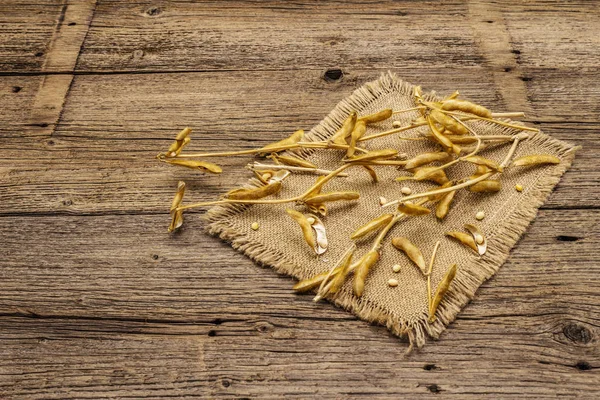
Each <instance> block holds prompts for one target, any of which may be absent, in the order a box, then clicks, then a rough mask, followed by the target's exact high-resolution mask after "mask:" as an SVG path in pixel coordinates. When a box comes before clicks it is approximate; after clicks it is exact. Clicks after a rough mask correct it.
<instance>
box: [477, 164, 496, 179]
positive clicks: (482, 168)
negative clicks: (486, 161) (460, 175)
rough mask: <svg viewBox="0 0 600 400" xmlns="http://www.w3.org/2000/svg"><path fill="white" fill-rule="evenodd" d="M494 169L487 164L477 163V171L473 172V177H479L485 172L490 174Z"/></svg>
mask: <svg viewBox="0 0 600 400" xmlns="http://www.w3.org/2000/svg"><path fill="white" fill-rule="evenodd" d="M492 171H493V170H492V169H491V168H489V167H487V166H485V165H477V168H476V169H475V173H474V174H473V177H475V178H477V177H479V176H481V175H483V174H488V173H490V172H492Z"/></svg>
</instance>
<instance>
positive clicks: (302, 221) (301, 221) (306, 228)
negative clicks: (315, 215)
mask: <svg viewBox="0 0 600 400" xmlns="http://www.w3.org/2000/svg"><path fill="white" fill-rule="evenodd" d="M285 212H287V213H288V215H289V216H290V217H292V218H293V219H294V221H296V222H297V223H298V225H300V228H301V229H302V235H303V236H304V240H305V241H306V243H307V244H308V245H309V246H310V248H311V249H312V250H313V251H314V252H316V247H315V241H316V238H315V233H314V231H313V229H312V226H311V224H310V222H308V218H306V217H305V216H304V214H302V213H301V212H299V211H296V210H293V209H291V208H288V209H286V210H285Z"/></svg>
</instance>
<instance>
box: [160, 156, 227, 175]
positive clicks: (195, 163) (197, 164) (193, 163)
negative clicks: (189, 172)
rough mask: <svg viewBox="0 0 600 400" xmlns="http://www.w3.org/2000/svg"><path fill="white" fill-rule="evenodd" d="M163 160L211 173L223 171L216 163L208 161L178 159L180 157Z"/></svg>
mask: <svg viewBox="0 0 600 400" xmlns="http://www.w3.org/2000/svg"><path fill="white" fill-rule="evenodd" d="M165 162H167V163H169V164H172V165H179V166H181V167H186V168H191V169H197V170H200V171H204V172H210V173H211V174H220V173H221V172H223V169H222V168H221V167H219V166H218V165H217V164H213V163H211V162H208V161H199V160H187V159H186V160H183V159H182V160H180V159H166V160H165Z"/></svg>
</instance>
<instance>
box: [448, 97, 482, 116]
mask: <svg viewBox="0 0 600 400" xmlns="http://www.w3.org/2000/svg"><path fill="white" fill-rule="evenodd" d="M442 110H446V111H462V112H466V113H471V114H475V115H478V116H480V117H483V118H492V112H491V111H490V110H488V109H487V108H485V107H483V106H480V105H479V104H475V103H471V102H470V101H467V100H456V99H452V100H447V101H444V102H443V104H442Z"/></svg>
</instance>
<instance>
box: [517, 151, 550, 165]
mask: <svg viewBox="0 0 600 400" xmlns="http://www.w3.org/2000/svg"><path fill="white" fill-rule="evenodd" d="M545 164H560V158H558V157H555V156H551V155H550V154H532V155H529V156H524V157H519V158H517V159H516V160H514V161H513V163H512V165H513V166H515V167H529V166H534V165H545Z"/></svg>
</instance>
